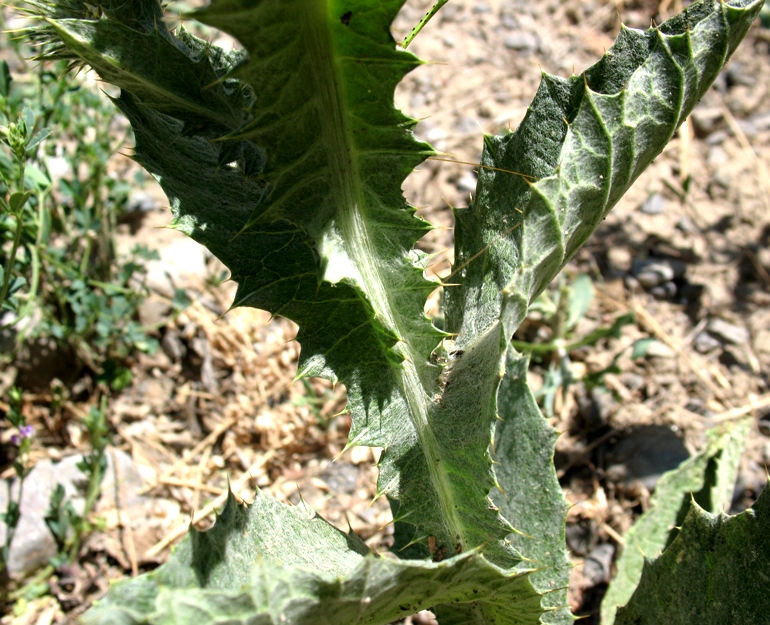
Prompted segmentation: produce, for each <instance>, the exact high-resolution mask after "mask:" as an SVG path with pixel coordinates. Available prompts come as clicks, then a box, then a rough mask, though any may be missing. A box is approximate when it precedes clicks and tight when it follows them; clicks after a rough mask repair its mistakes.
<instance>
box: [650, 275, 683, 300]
mask: <svg viewBox="0 0 770 625" xmlns="http://www.w3.org/2000/svg"><path fill="white" fill-rule="evenodd" d="M676 291H677V288H676V284H674V283H673V282H671V280H667V281H666V282H663V283H662V284H659V285H657V286H654V287H652V288H651V289H650V295H652V296H653V297H654V298H655V299H657V300H661V301H666V300H670V299H674V297H675V296H676Z"/></svg>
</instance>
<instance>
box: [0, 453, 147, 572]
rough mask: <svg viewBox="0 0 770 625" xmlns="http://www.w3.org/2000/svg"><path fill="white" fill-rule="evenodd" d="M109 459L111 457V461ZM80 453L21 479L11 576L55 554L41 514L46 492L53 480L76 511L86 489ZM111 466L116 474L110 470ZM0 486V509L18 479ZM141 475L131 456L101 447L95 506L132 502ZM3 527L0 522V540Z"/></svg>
mask: <svg viewBox="0 0 770 625" xmlns="http://www.w3.org/2000/svg"><path fill="white" fill-rule="evenodd" d="M113 459H115V460H116V461H114V460H113ZM81 460H82V456H80V455H77V456H68V457H66V458H64V459H63V460H61V461H59V462H56V463H54V462H53V461H51V460H48V459H45V460H41V461H39V462H38V463H37V464H36V465H35V466H34V467H33V469H32V471H30V473H29V475H28V476H27V478H26V479H25V480H24V489H23V490H22V500H21V516H20V519H19V524H18V526H17V527H16V531H15V532H14V535H13V542H12V544H11V549H10V553H9V556H8V572H9V574H10V575H11V577H12V578H21V577H24V576H26V575H29V574H30V573H33V572H34V571H36V570H37V569H39V568H41V567H42V566H45V565H46V564H47V563H48V562H49V561H50V560H51V558H53V557H54V556H55V555H56V553H57V546H56V541H55V540H54V538H53V536H52V535H51V532H50V531H49V530H48V526H47V525H46V523H45V516H46V513H47V512H48V509H49V507H50V504H51V495H52V494H53V491H54V489H55V488H56V486H57V484H61V485H62V487H63V488H64V493H65V501H70V502H71V503H72V505H73V507H74V508H75V510H76V511H77V512H78V513H82V511H83V505H84V496H85V492H86V489H87V487H88V480H87V478H86V475H85V474H84V473H83V472H82V471H81V470H80V469H79V468H78V467H77V464H78V463H79V462H80V461H81ZM115 466H117V472H116V471H115ZM2 485H3V487H2V488H0V510H3V511H5V510H6V509H7V506H8V496H9V490H10V496H11V497H13V498H14V499H15V498H16V497H18V492H19V480H18V479H14V480H13V483H12V484H11V485H10V489H9V488H8V484H7V482H3V483H2ZM141 488H142V479H141V476H140V475H139V472H138V471H137V469H136V467H135V466H134V463H133V461H132V459H131V457H130V456H129V455H128V454H126V453H125V452H122V451H120V450H117V449H108V450H107V471H106V473H105V475H104V479H103V480H102V484H101V497H100V500H99V506H100V507H102V506H111V507H115V501H116V499H117V497H118V496H119V497H120V502H121V505H122V506H123V507H126V506H131V505H135V504H136V503H137V501H138V500H139V499H141V496H140V495H138V494H137V493H138V491H139V490H140V489H141ZM7 531H8V528H7V527H6V526H5V523H3V522H2V521H0V542H2V543H3V544H4V543H5V539H6V535H7Z"/></svg>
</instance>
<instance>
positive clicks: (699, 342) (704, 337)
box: [693, 332, 722, 354]
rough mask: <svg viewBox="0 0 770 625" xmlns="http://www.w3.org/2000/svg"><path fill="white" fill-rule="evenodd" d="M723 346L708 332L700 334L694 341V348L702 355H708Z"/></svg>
mask: <svg viewBox="0 0 770 625" xmlns="http://www.w3.org/2000/svg"><path fill="white" fill-rule="evenodd" d="M721 346H722V344H721V343H720V342H719V341H717V340H716V339H715V338H714V337H713V336H711V335H710V334H709V333H708V332H699V333H698V336H696V337H695V340H694V341H693V347H695V349H696V351H698V352H700V353H701V354H707V353H709V352H712V351H714V350H715V349H719V347H721Z"/></svg>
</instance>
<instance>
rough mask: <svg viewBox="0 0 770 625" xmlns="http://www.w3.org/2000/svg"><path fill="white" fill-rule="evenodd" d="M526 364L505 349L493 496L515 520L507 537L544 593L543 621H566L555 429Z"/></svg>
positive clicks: (563, 503)
mask: <svg viewBox="0 0 770 625" xmlns="http://www.w3.org/2000/svg"><path fill="white" fill-rule="evenodd" d="M528 367H529V359H528V358H526V357H524V356H521V355H519V354H517V353H516V352H515V351H514V350H509V351H508V354H507V358H506V371H505V378H503V381H502V383H501V384H500V391H499V392H498V409H499V412H500V418H499V419H498V421H497V427H496V428H495V444H494V454H493V455H494V458H495V460H496V462H497V464H496V466H495V471H496V474H497V479H498V482H499V484H500V489H499V490H497V491H495V492H493V493H492V500H493V501H494V502H495V504H496V505H497V506H498V507H499V508H500V511H501V513H502V514H503V516H504V517H505V518H507V519H512V520H515V526H516V530H517V531H516V532H515V533H513V534H511V535H509V536H508V540H509V541H510V542H511V543H512V544H513V545H514V547H515V548H516V549H517V550H518V551H519V552H521V553H523V554H526V556H527V558H528V562H526V564H527V565H528V566H532V567H535V569H536V571H535V572H534V573H532V575H531V576H530V579H531V580H532V584H533V585H534V587H535V588H536V589H537V590H538V591H540V592H542V593H544V596H543V607H545V608H547V609H548V610H549V611H548V612H547V613H546V614H544V615H543V617H542V619H541V620H542V622H543V623H547V624H548V625H565V624H568V623H571V622H572V621H573V620H574V617H573V616H572V613H571V612H570V610H569V607H568V606H567V586H568V585H569V576H570V571H571V570H572V563H571V562H570V559H569V555H568V554H567V548H566V540H565V521H566V517H567V508H568V505H567V500H566V498H565V497H564V492H563V491H562V489H561V485H560V484H559V479H558V478H557V476H556V468H555V467H554V463H553V456H554V451H555V444H556V439H557V438H558V436H559V433H558V432H557V431H556V430H554V429H553V428H552V427H551V426H550V425H549V424H548V422H547V421H546V419H545V417H544V416H543V414H542V413H541V412H540V408H538V405H537V402H536V400H535V398H534V396H533V394H532V391H531V390H530V388H529V385H528V383H527V369H528ZM522 564H524V563H522Z"/></svg>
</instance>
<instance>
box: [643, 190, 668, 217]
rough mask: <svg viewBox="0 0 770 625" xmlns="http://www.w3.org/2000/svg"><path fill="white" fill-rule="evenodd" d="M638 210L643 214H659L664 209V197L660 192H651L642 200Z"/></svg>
mask: <svg viewBox="0 0 770 625" xmlns="http://www.w3.org/2000/svg"><path fill="white" fill-rule="evenodd" d="M639 210H640V211H641V212H643V213H644V214H645V215H661V214H662V213H663V211H664V210H666V198H664V197H663V196H662V195H661V194H660V193H653V194H652V195H650V196H649V197H648V198H647V199H646V200H645V201H644V202H642V204H641V206H640V207H639Z"/></svg>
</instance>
